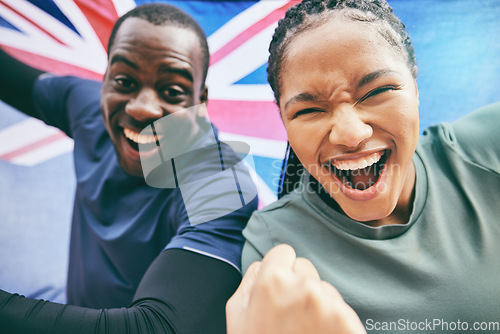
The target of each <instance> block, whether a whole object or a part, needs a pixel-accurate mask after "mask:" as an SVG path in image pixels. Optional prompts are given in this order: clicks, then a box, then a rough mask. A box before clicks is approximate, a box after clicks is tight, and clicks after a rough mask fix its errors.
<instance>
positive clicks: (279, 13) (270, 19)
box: [210, 0, 297, 65]
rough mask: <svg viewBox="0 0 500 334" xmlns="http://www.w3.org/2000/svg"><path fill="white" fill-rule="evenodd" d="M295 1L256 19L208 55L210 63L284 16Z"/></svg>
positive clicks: (213, 62) (218, 59)
mask: <svg viewBox="0 0 500 334" xmlns="http://www.w3.org/2000/svg"><path fill="white" fill-rule="evenodd" d="M296 3H297V1H296V0H294V1H290V2H288V3H287V4H285V5H284V6H282V7H280V8H278V9H276V10H274V11H273V12H271V13H269V14H268V15H267V16H266V17H264V18H263V19H261V20H259V21H257V22H256V23H254V24H253V25H251V26H250V27H248V29H246V30H245V31H243V32H241V33H240V34H239V35H238V36H236V37H235V38H233V40H231V41H230V42H229V43H227V44H226V45H224V46H223V47H222V48H220V49H219V50H218V51H217V52H215V53H213V54H212V55H210V65H213V64H215V63H217V62H218V61H220V60H221V59H223V58H224V57H226V56H227V55H228V54H230V53H231V52H233V51H234V50H235V49H237V48H238V47H239V46H241V45H242V44H244V43H245V42H247V41H248V40H249V39H250V38H252V37H254V36H255V35H256V34H258V33H259V32H261V31H262V30H264V29H266V28H267V27H269V26H270V25H271V24H274V23H275V22H276V21H278V20H279V19H281V18H282V17H284V16H285V12H286V10H287V9H288V8H290V7H292V6H294V5H295V4H296Z"/></svg>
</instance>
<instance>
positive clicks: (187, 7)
mask: <svg viewBox="0 0 500 334" xmlns="http://www.w3.org/2000/svg"><path fill="white" fill-rule="evenodd" d="M135 2H136V3H137V5H139V4H143V3H150V2H158V1H151V0H136V1H135ZM163 2H166V3H169V4H171V5H174V6H176V7H178V8H180V9H182V10H184V11H185V12H187V13H189V15H191V16H192V17H193V18H194V19H195V20H196V21H197V22H198V23H199V24H200V26H201V27H202V28H203V30H204V31H205V34H206V35H207V36H210V35H211V34H213V33H214V32H215V31H216V30H217V29H219V28H220V27H221V26H223V25H224V24H225V23H226V22H227V21H229V20H230V19H232V18H233V17H234V16H236V15H238V14H239V13H241V12H243V11H244V10H245V9H248V8H249V7H251V6H252V5H254V4H255V3H257V2H258V1H179V0H177V1H175V0H174V1H172V0H165V1H163Z"/></svg>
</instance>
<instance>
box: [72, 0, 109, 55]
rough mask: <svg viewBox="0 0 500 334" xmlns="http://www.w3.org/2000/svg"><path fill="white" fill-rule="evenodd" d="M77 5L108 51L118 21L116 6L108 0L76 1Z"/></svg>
mask: <svg viewBox="0 0 500 334" xmlns="http://www.w3.org/2000/svg"><path fill="white" fill-rule="evenodd" d="M75 3H76V5H77V6H78V8H80V10H81V11H82V13H83V14H84V15H85V17H86V18H87V20H88V21H89V23H90V24H91V25H92V27H93V28H94V31H95V32H96V34H97V36H98V37H99V39H100V40H101V43H102V46H103V47H104V49H105V50H107V48H108V39H109V35H111V30H112V29H113V25H114V24H115V22H116V20H118V13H116V10H115V7H114V5H113V4H112V3H111V1H106V0H101V1H95V0H75Z"/></svg>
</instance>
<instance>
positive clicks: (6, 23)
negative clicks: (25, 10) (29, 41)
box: [0, 16, 22, 32]
mask: <svg viewBox="0 0 500 334" xmlns="http://www.w3.org/2000/svg"><path fill="white" fill-rule="evenodd" d="M0 27H6V28H10V29H14V30H17V31H19V32H22V31H21V30H20V29H18V28H17V27H16V26H14V25H13V24H12V23H10V22H9V21H7V20H6V19H5V18H3V17H2V16H0Z"/></svg>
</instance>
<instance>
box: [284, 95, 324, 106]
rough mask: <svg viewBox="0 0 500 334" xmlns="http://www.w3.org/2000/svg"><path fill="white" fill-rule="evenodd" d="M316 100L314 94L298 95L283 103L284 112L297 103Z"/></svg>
mask: <svg viewBox="0 0 500 334" xmlns="http://www.w3.org/2000/svg"><path fill="white" fill-rule="evenodd" d="M317 99H318V97H317V96H316V95H314V94H311V93H300V94H297V95H295V96H293V97H292V98H290V100H288V101H287V102H286V103H285V110H286V109H287V108H288V107H289V106H290V105H292V104H294V103H297V102H314V101H316V100H317Z"/></svg>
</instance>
